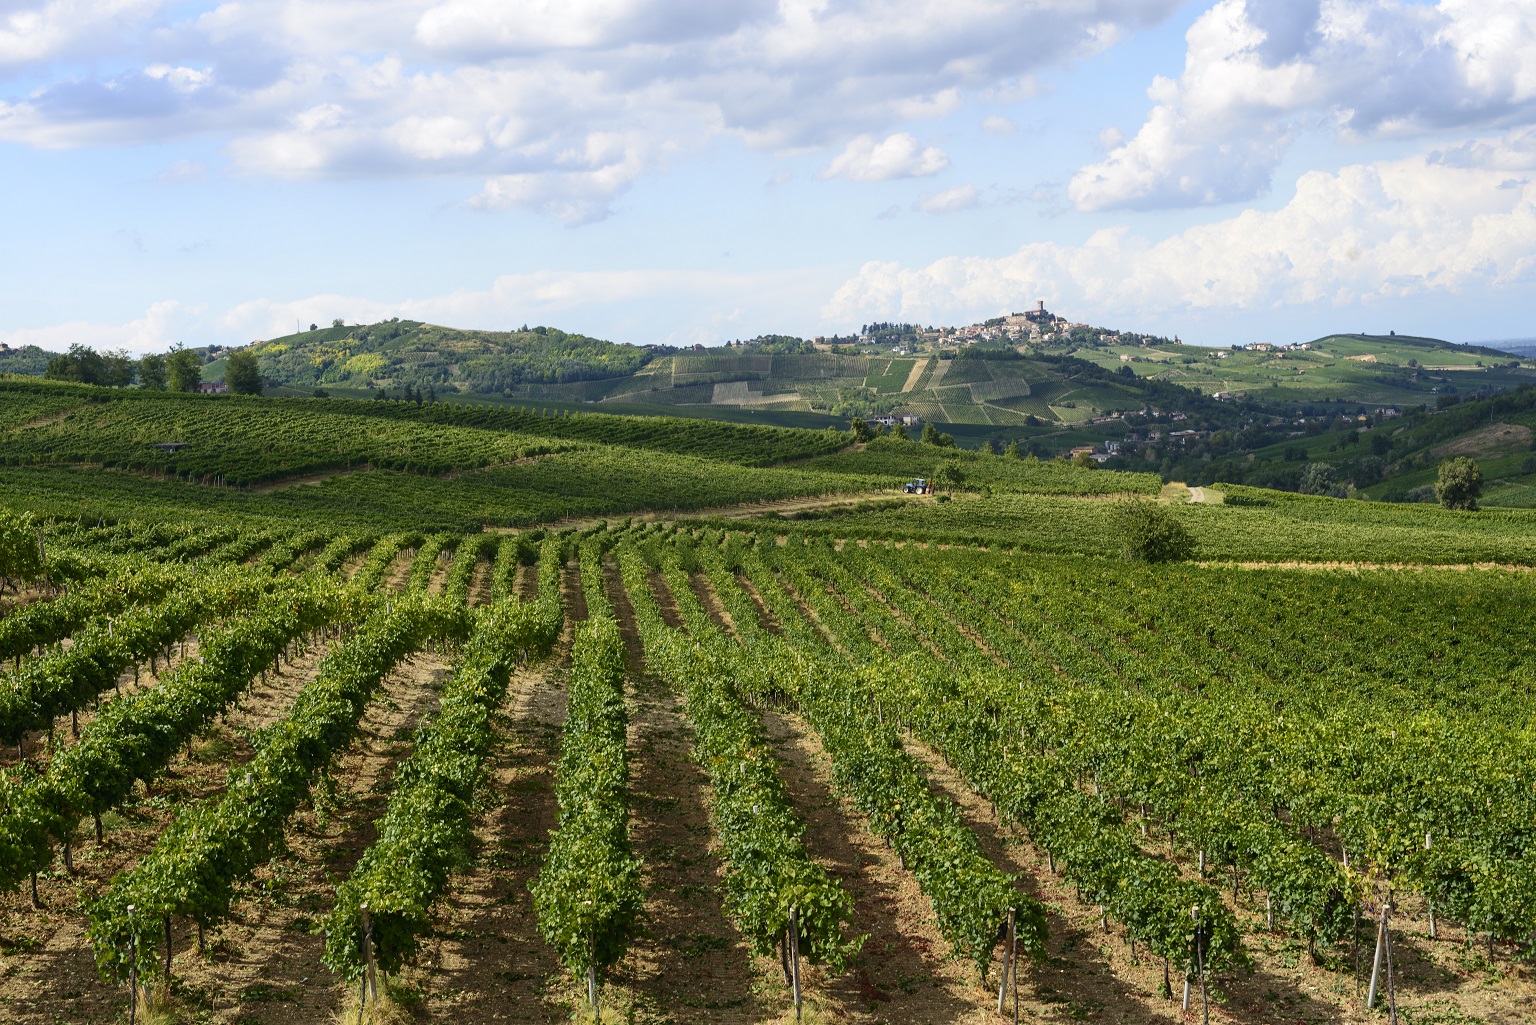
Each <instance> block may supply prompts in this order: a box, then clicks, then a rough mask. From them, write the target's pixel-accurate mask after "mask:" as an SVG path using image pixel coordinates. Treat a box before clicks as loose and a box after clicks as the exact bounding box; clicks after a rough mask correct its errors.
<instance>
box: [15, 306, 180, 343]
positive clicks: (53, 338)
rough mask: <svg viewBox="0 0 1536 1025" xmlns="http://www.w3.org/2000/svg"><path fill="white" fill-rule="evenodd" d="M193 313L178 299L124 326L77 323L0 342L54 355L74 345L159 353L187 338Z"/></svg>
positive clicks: (28, 330) (26, 332)
mask: <svg viewBox="0 0 1536 1025" xmlns="http://www.w3.org/2000/svg"><path fill="white" fill-rule="evenodd" d="M191 319H192V318H191V317H189V311H188V310H187V309H186V308H185V307H184V306H182V304H181V303H179V302H177V301H175V300H174V299H164V300H161V301H160V302H157V303H154V304H153V305H151V306H150V307H149V309H147V310H145V311H144V315H143V316H142V317H138V318H136V319H134V320H130V321H127V322H125V323H122V324H98V323H91V322H89V321H83V320H77V321H70V322H67V323H64V324H53V325H48V326H45V327H37V328H18V329H17V330H14V331H0V342H5V343H6V344H7V345H10V346H12V347H20V346H23V345H36V346H38V347H39V348H42V349H47V350H49V351H50V352H62V351H64V350H65V349H67V348H69V347H70V346H71V345H76V344H78V345H88V346H90V347H91V348H93V349H102V350H105V349H127V350H128V351H129V352H130V353H132V354H134V355H139V354H141V353H145V352H157V351H161V350H164V349H168V348H170V346H171V345H172V344H173V343H174V342H175V341H177V340H178V339H179V338H181V337H183V335H182V333H181V332H182V329H184V328H185V327H186V326H187V325H188V324H189V322H190V321H191Z"/></svg>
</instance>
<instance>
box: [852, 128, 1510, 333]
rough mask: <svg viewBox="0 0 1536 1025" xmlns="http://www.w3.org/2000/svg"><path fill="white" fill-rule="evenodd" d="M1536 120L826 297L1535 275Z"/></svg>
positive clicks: (1122, 296)
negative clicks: (1264, 191) (1193, 216)
mask: <svg viewBox="0 0 1536 1025" xmlns="http://www.w3.org/2000/svg"><path fill="white" fill-rule="evenodd" d="M1510 170H1523V171H1536V130H1526V131H1523V132H1517V133H1513V134H1511V135H1509V136H1506V137H1504V138H1500V139H1491V140H1482V141H1479V142H1477V143H1475V144H1470V145H1468V146H1464V147H1460V148H1459V149H1457V150H1454V151H1450V152H1432V153H1429V154H1427V155H1421V156H1418V157H1414V158H1410V159H1404V160H1397V161H1382V162H1377V163H1371V164H1357V165H1353V166H1350V167H1346V168H1343V169H1342V170H1340V171H1339V172H1338V173H1336V174H1332V173H1326V172H1322V171H1313V172H1309V173H1307V174H1305V175H1303V176H1302V177H1301V179H1300V181H1299V182H1298V183H1297V186H1296V192H1295V195H1294V196H1293V197H1292V198H1291V200H1290V202H1288V203H1287V204H1286V205H1285V206H1284V207H1282V208H1281V209H1279V210H1275V211H1272V212H1262V211H1257V210H1248V211H1245V212H1243V213H1241V214H1239V215H1237V216H1235V217H1232V218H1229V219H1226V220H1221V221H1217V222H1214V223H1210V224H1204V225H1199V226H1195V227H1191V228H1188V229H1186V230H1185V231H1183V232H1180V233H1179V234H1176V235H1172V236H1170V237H1167V238H1164V239H1162V240H1160V241H1152V240H1148V239H1145V238H1139V237H1136V236H1134V235H1132V234H1131V233H1130V232H1129V231H1128V230H1126V229H1125V228H1112V229H1106V230H1102V231H1098V232H1096V233H1094V234H1093V235H1092V236H1090V237H1089V238H1088V239H1087V240H1086V241H1084V242H1083V243H1082V244H1081V245H1060V244H1055V243H1030V244H1028V245H1025V246H1023V247H1022V248H1020V249H1019V250H1018V251H1017V252H1015V253H1013V254H1011V255H1009V256H1005V257H1002V258H1000V259H986V258H979V257H948V258H945V259H941V260H937V261H935V262H933V263H931V264H929V265H928V266H925V267H920V268H906V267H903V266H901V265H899V264H896V263H890V262H878V263H870V264H867V265H865V267H864V268H863V269H862V270H861V271H860V272H859V274H858V275H856V276H855V277H854V278H852V279H850V280H849V281H847V282H846V283H845V284H844V285H843V286H842V287H841V288H840V289H838V291H837V292H836V294H835V295H834V296H833V298H832V299H831V301H830V302H829V303H828V304H827V305H826V307H825V308H824V309H823V315H824V316H825V317H826V319H827V320H828V321H829V322H830V323H832V324H833V325H837V326H843V325H849V324H857V323H863V322H867V321H868V320H870V319H881V318H890V319H901V320H916V321H923V322H927V321H944V320H959V319H964V318H968V317H975V316H981V315H990V314H992V313H995V312H997V311H999V310H1004V309H1007V308H1016V307H1017V305H1018V303H1020V302H1022V301H1025V300H1028V299H1034V298H1036V297H1039V296H1044V297H1046V298H1047V300H1048V301H1049V302H1051V303H1063V304H1066V305H1068V306H1070V308H1071V309H1073V310H1074V311H1081V312H1080V313H1079V312H1074V316H1084V317H1088V316H1092V317H1095V318H1097V319H1099V320H1101V321H1105V322H1112V321H1113V320H1115V319H1117V318H1120V317H1127V316H1129V317H1133V318H1134V317H1137V316H1141V317H1145V316H1149V315H1155V314H1159V313H1165V312H1179V311H1198V310H1205V309H1221V310H1263V309H1277V308H1282V307H1286V308H1288V307H1295V306H1299V305H1308V304H1317V305H1322V306H1334V307H1347V306H1351V305H1355V304H1366V305H1369V304H1371V303H1377V302H1386V301H1390V300H1395V299H1401V298H1406V297H1409V296H1414V295H1420V294H1426V293H1433V294H1443V295H1457V294H1460V293H1463V292H1466V291H1468V290H1472V289H1479V288H1493V289H1500V288H1510V287H1529V286H1530V285H1532V284H1533V283H1536V255H1532V254H1533V253H1536V185H1530V184H1523V185H1516V186H1514V187H1505V186H1506V183H1507V182H1509V181H1510V175H1509V171H1510Z"/></svg>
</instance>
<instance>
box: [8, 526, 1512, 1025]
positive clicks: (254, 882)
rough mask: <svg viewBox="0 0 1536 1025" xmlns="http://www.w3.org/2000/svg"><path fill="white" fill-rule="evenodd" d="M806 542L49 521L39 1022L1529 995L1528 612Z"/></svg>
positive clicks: (37, 770) (32, 918)
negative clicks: (384, 1012)
mask: <svg viewBox="0 0 1536 1025" xmlns="http://www.w3.org/2000/svg"><path fill="white" fill-rule="evenodd" d="M1079 501H1081V500H1079ZM1318 501H1322V500H1318ZM940 508H942V507H940ZM1234 511H1236V510H1234ZM7 515H10V514H7ZM18 522H19V521H18ZM856 522H857V518H856V517H855V518H853V519H851V520H850V521H849V522H848V523H847V524H845V525H844V526H845V528H852V527H853V526H854V525H855V524H856ZM808 526H815V527H817V528H818V529H817V530H815V531H807V530H802V529H799V525H797V524H793V523H786V522H780V523H766V522H764V521H760V520H758V521H740V522H735V523H732V522H729V521H716V522H713V523H711V522H705V521H694V522H689V521H664V522H649V523H648V522H639V521H623V522H617V523H595V524H592V525H589V526H584V527H579V528H568V529H563V530H553V529H551V530H535V531H529V532H524V533H520V534H491V533H478V532H477V533H470V534H462V533H457V532H436V533H431V534H424V533H413V532H407V533H399V532H394V533H382V534H381V533H376V532H369V531H346V532H333V531H331V530H327V529H326V527H325V525H324V524H314V525H306V526H305V527H304V528H302V529H300V528H295V527H282V526H280V525H275V524H274V525H273V526H270V527H269V528H267V529H264V530H255V529H235V528H232V527H231V526H229V525H227V524H224V523H220V522H218V521H217V520H216V519H213V518H210V519H208V520H207V521H206V522H195V521H194V522H186V523H182V524H180V525H163V524H161V525H156V524H140V523H135V522H132V521H126V520H125V521H122V522H118V523H112V524H108V523H106V522H100V523H98V522H97V521H95V520H92V521H89V522H86V523H81V522H79V521H78V520H67V519H63V518H58V517H55V518H53V519H51V520H47V521H43V520H39V521H37V522H36V523H35V525H34V526H33V527H31V528H29V529H31V530H32V532H33V534H34V535H35V538H36V539H37V540H38V541H39V542H40V543H41V545H42V547H43V550H44V552H45V553H46V556H47V565H48V579H49V581H50V583H49V584H48V586H42V587H33V588H31V589H29V590H24V591H22V592H21V593H20V594H18V595H15V596H14V597H13V598H12V599H9V600H8V604H7V607H6V612H5V615H4V617H3V618H0V646H3V647H0V654H3V655H4V657H5V659H6V660H7V670H6V674H5V677H4V679H3V681H0V734H3V737H0V739H3V741H4V743H5V744H6V745H7V748H6V754H5V759H4V764H5V770H4V774H3V776H0V881H3V882H4V883H5V884H6V887H7V889H9V890H10V891H11V893H12V896H10V897H8V898H7V899H6V904H5V907H4V912H3V914H4V928H3V933H4V937H5V939H4V944H5V948H4V951H5V957H4V970H5V975H4V979H3V981H0V997H3V1001H4V1007H5V1012H4V1013H5V1017H6V1018H7V1020H13V1021H18V1022H32V1021H39V1022H41V1021H45V1020H53V1019H54V1017H55V1016H60V1017H63V1018H65V1019H67V1020H79V1021H112V1020H115V1019H116V1018H118V1017H120V1016H123V1015H126V1013H127V1008H128V1005H129V1000H130V990H129V988H128V983H129V981H130V980H132V981H133V983H135V984H136V985H137V986H138V988H139V989H138V995H137V996H136V997H135V998H134V999H135V1000H136V1003H137V1005H138V1006H137V1008H136V1011H135V1013H136V1014H143V1013H146V1008H148V1009H153V1010H154V1013H171V1014H173V1015H175V1016H179V1018H180V1020H188V1021H194V1020H197V1021H202V1020H207V1021H234V1020H262V1021H301V1020H305V1021H313V1020H321V1019H323V1018H324V1017H326V1016H328V1015H331V1014H333V1013H336V1012H337V1011H338V1009H343V1010H344V1012H345V1014H347V1015H352V1016H355V1015H357V1014H359V1013H362V1014H364V1015H367V1014H371V1013H376V1012H377V1011H378V1010H379V1008H382V1007H390V1008H394V1009H395V1011H396V1012H397V1013H407V1014H411V1015H414V1016H416V1017H417V1018H419V1019H420V1020H439V1019H441V1018H444V1017H450V1016H451V1017H454V1018H456V1019H458V1020H462V1021H466V1022H467V1021H491V1020H501V1019H509V1020H515V1021H546V1020H552V1018H553V1017H555V1016H558V1015H567V1014H571V1013H575V1014H576V1015H577V1016H578V1017H579V1016H582V1015H586V1016H590V1015H591V1014H592V1013H593V1009H594V1008H596V1009H597V1013H600V1014H606V1015H610V1016H611V1015H615V1014H617V1015H628V1014H634V1015H635V1016H636V1017H637V1018H642V1019H643V1020H667V1021H700V1020H702V1021H722V1022H723V1021H752V1020H765V1019H776V1018H778V1017H779V1016H782V1015H785V1014H788V1013H791V1012H790V1008H791V1007H793V1006H794V1005H796V1003H797V1002H798V1004H799V1005H800V1007H801V1010H802V1013H816V1014H821V1015H826V1016H831V1017H837V1018H840V1019H841V1018H846V1019H848V1020H854V1021H871V1022H873V1021H930V1020H944V1021H987V1020H994V1019H995V1018H996V1017H997V1016H998V1014H999V1008H1001V1009H1002V1013H1003V1014H1004V1016H1007V1017H1011V1016H1012V1015H1013V1013H1014V1009H1015V1005H1016V1003H1017V1005H1018V1006H1019V1007H1020V1008H1021V1009H1022V1013H1024V1014H1025V1015H1031V1014H1046V1015H1051V1014H1060V1013H1071V1014H1093V1013H1097V1012H1101V1011H1105V1010H1107V1009H1111V1008H1112V1009H1114V1010H1115V1011H1116V1012H1117V1013H1118V1014H1120V1015H1122V1016H1123V1017H1124V1018H1125V1019H1126V1020H1154V1019H1158V1018H1166V1017H1168V1016H1170V1015H1174V1014H1177V1013H1178V1009H1179V1007H1180V1006H1181V1004H1182V1002H1183V1001H1184V1000H1186V999H1188V1000H1189V1001H1190V1002H1191V1003H1190V1006H1191V1008H1193V1009H1194V1010H1196V1011H1197V1012H1198V1010H1199V1007H1200V1003H1201V1000H1202V999H1204V1000H1206V1001H1208V1003H1209V1008H1210V1011H1211V1013H1212V1015H1213V1017H1222V1018H1225V1019H1230V1020H1237V1021H1248V1020H1254V1021H1257V1020H1267V1017H1268V1015H1269V1013H1270V1012H1271V1010H1272V1009H1273V1008H1275V1007H1277V1006H1284V1007H1306V1008H1310V1011H1309V1013H1311V1014H1314V1015H1318V1016H1323V1017H1327V1016H1336V1015H1345V1016H1347V1015H1352V1014H1355V1013H1358V1012H1357V1011H1356V1010H1355V1009H1357V1008H1359V1007H1360V1006H1361V1004H1362V1003H1363V1002H1364V1000H1365V998H1366V997H1367V996H1368V995H1369V994H1368V991H1369V990H1370V989H1372V988H1374V989H1375V991H1376V995H1375V998H1374V999H1375V1002H1376V1003H1378V1004H1384V1003H1386V1002H1387V1001H1389V1000H1390V1001H1392V1002H1395V1003H1397V1004H1400V1005H1403V1006H1415V1005H1418V1006H1450V1005H1449V1004H1447V1001H1450V1002H1451V1003H1456V1001H1466V1002H1467V1003H1466V1006H1468V1007H1471V1008H1473V1009H1474V1010H1476V1011H1477V1013H1487V1012H1490V1011H1492V1012H1497V1013H1503V1014H1518V1013H1519V1012H1518V1011H1517V1010H1516V1008H1519V1007H1523V1006H1525V1005H1524V1004H1523V1001H1524V1000H1526V999H1528V997H1527V996H1526V994H1527V993H1528V990H1527V989H1526V988H1525V986H1526V984H1525V983H1524V981H1523V969H1522V968H1520V967H1518V959H1520V958H1523V957H1524V956H1525V952H1526V950H1527V944H1528V942H1529V938H1530V936H1531V933H1532V929H1533V927H1536V872H1533V871H1532V868H1531V866H1532V862H1531V861H1530V860H1529V859H1528V857H1527V850H1528V846H1529V844H1530V843H1531V841H1532V835H1533V833H1532V827H1531V824H1532V823H1533V822H1536V741H1533V739H1532V736H1531V733H1530V730H1529V725H1528V722H1527V721H1526V718H1525V716H1524V714H1523V713H1521V714H1512V710H1514V709H1523V708H1528V707H1529V701H1530V688H1531V682H1532V681H1531V670H1530V666H1531V665H1532V664H1533V661H1532V656H1533V654H1536V652H1533V651H1532V650H1531V648H1532V645H1533V644H1536V641H1533V640H1532V638H1536V630H1533V629H1532V627H1533V626H1536V624H1533V622H1532V617H1533V615H1536V612H1533V610H1536V603H1532V602H1530V601H1529V600H1528V598H1527V595H1528V590H1529V577H1528V576H1527V575H1526V574H1524V573H1523V572H1518V571H1499V570H1487V571H1476V572H1466V571H1457V570H1434V569H1425V568H1421V569H1418V570H1415V571H1412V572H1405V571H1401V570H1386V569H1382V570H1369V569H1357V570H1354V571H1350V572H1341V571H1328V570H1320V569H1317V568H1278V567H1277V568H1257V567H1255V568H1233V567H1231V566H1226V567H1221V566H1202V565H1198V564H1193V563H1189V564H1179V565H1172V566H1169V565H1163V566H1146V565H1136V564H1130V563H1126V562H1124V561H1120V560H1115V559H1105V558H1100V557H1094V556H1091V555H1079V554H1070V553H1068V554H1054V555H1052V554H1038V553H1036V554H1030V553H1026V552H1022V551H1020V550H1018V549H1017V548H1014V547H1011V546H1007V545H1004V544H1001V543H998V541H997V539H996V538H994V539H992V541H991V543H989V544H986V545H979V544H973V543H966V542H965V541H964V540H963V539H959V540H957V541H955V542H954V543H952V544H948V545H943V546H939V545H930V544H926V543H918V542H915V541H913V540H911V539H897V538H886V539H880V538H878V537H869V538H865V537H860V536H858V535H857V533H856V532H851V531H850V530H849V529H844V530H843V531H842V532H841V533H837V534H836V536H833V535H832V534H829V533H828V532H826V531H825V530H822V529H819V528H821V527H822V524H820V523H812V524H809V525H808ZM1383 923H1385V925H1383ZM1389 941H1390V953H1391V955H1392V960H1390V961H1389V960H1388V959H1387V958H1386V957H1383V958H1381V959H1380V962H1379V966H1378V959H1377V957H1376V954H1377V949H1378V946H1380V947H1381V948H1382V949H1383V952H1384V953H1385V952H1386V951H1387V949H1388V946H1389ZM1389 964H1390V972H1391V974H1390V976H1389V975H1388V965H1389ZM1373 967H1375V971H1374V972H1373ZM1490 972H1494V973H1498V978H1500V979H1503V980H1504V981H1503V982H1501V983H1500V984H1498V985H1496V986H1494V987H1493V988H1492V989H1491V990H1489V989H1488V988H1487V987H1486V986H1482V985H1481V984H1480V983H1479V980H1481V979H1486V978H1487V977H1489V976H1488V973H1490ZM1373 974H1374V976H1375V982H1374V987H1373V984H1372V978H1373ZM1186 978H1188V979H1189V980H1190V982H1189V987H1188V989H1187V990H1186V985H1185V980H1186ZM1458 978H1465V979H1468V980H1470V981H1469V986H1470V988H1471V989H1472V990H1480V991H1481V992H1478V993H1476V994H1475V996H1473V997H1466V996H1464V994H1463V993H1462V992H1461V991H1460V990H1458V989H1457V983H1456V980H1457V979H1458ZM1202 984H1203V992H1204V993H1205V996H1204V997H1203V998H1202V996H1201V993H1202ZM360 1000H361V1001H362V1006H361V1007H360V1006H359V1001H360ZM1436 1000H1438V1001H1439V1003H1438V1004H1435V1003H1434V1001H1436ZM146 1002H147V1003H146ZM370 1004H371V1006H372V1007H373V1008H374V1011H369V1009H368V1008H369V1006H370ZM167 1006H169V1007H170V1008H171V1011H170V1012H165V1008H166V1007H167ZM1457 1006H1461V1005H1460V1004H1458V1005H1457ZM401 1009H403V1010H401ZM1468 1013H1473V1012H1472V1011H1469V1012H1468ZM348 1020H356V1018H355V1017H352V1018H349V1019H348ZM380 1020H382V1019H380ZM605 1020H606V1019H605ZM1490 1020H1492V1019H1490ZM1504 1020H1512V1019H1504Z"/></svg>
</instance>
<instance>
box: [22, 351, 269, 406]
mask: <svg viewBox="0 0 1536 1025" xmlns="http://www.w3.org/2000/svg"><path fill="white" fill-rule="evenodd" d="M43 376H44V377H45V378H47V379H48V380H51V381H73V382H75V383H77V384H94V385H99V386H101V387H104V388H127V387H130V386H131V385H134V384H137V385H138V386H139V387H140V388H145V389H148V390H149V391H178V392H192V391H197V389H198V385H200V384H202V381H203V359H202V357H201V356H199V355H198V354H197V353H196V352H195V351H194V350H192V349H188V348H186V347H185V346H183V345H180V344H177V345H174V346H172V347H171V350H170V351H169V352H163V353H161V352H149V353H145V354H144V355H143V356H140V357H139V358H138V359H134V358H133V357H131V356H129V355H128V353H127V352H125V351H123V350H122V349H117V350H113V351H108V352H97V351H96V350H95V349H92V348H91V347H90V346H88V345H80V344H79V343H76V344H74V345H71V346H70V347H69V351H68V352H66V353H62V354H61V355H58V356H55V357H53V358H52V359H50V360H49V361H48V367H47V369H46V370H45V371H44V372H43ZM224 383H225V384H226V385H227V386H228V388H229V390H230V391H232V392H234V393H235V394H237V395H260V394H261V387H262V383H261V365H260V363H259V362H258V361H257V359H256V354H255V353H252V352H243V351H242V352H232V353H230V354H229V356H228V358H227V359H226V361H225V371H224Z"/></svg>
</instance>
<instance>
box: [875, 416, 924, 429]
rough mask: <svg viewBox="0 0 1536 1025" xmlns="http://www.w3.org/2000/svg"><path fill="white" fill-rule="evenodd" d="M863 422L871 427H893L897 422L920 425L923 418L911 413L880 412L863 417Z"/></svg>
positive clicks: (907, 425) (902, 424)
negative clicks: (876, 414)
mask: <svg viewBox="0 0 1536 1025" xmlns="http://www.w3.org/2000/svg"><path fill="white" fill-rule="evenodd" d="M864 422H865V423H867V424H869V426H871V427H895V426H896V425H897V424H900V425H901V426H903V427H921V426H922V425H923V418H922V417H920V416H916V415H914V414H911V413H901V414H897V413H881V414H880V415H878V416H870V417H865V418H864Z"/></svg>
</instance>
